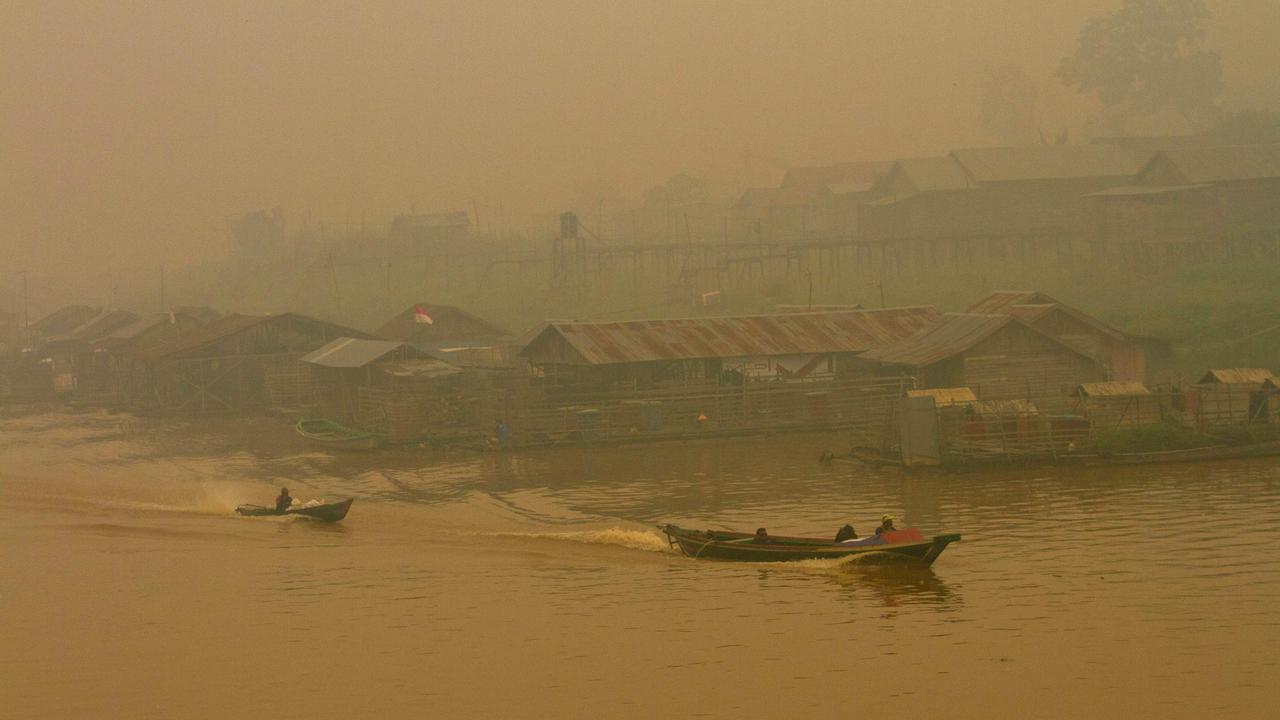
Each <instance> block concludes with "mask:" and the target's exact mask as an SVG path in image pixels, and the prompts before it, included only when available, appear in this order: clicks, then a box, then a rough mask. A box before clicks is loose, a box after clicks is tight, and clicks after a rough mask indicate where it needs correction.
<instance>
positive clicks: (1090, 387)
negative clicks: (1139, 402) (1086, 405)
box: [1074, 382, 1151, 398]
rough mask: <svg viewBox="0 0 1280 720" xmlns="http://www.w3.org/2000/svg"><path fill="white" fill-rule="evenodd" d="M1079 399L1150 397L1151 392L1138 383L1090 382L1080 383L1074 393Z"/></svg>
mask: <svg viewBox="0 0 1280 720" xmlns="http://www.w3.org/2000/svg"><path fill="white" fill-rule="evenodd" d="M1074 394H1075V395H1077V396H1081V397H1094V398H1098V397H1133V396H1136V395H1150V394H1151V391H1150V390H1148V389H1147V386H1146V385H1143V384H1142V383H1140V382H1092V383H1081V384H1080V385H1079V386H1078V387H1076V391H1075V393H1074Z"/></svg>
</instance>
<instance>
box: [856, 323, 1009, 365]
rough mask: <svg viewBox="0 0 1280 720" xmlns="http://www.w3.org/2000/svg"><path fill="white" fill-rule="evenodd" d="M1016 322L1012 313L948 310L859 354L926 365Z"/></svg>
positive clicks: (949, 355)
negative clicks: (888, 342) (902, 336)
mask: <svg viewBox="0 0 1280 720" xmlns="http://www.w3.org/2000/svg"><path fill="white" fill-rule="evenodd" d="M1011 322H1015V320H1014V318H1013V316H1011V315H975V314H972V313H947V314H946V315H943V316H942V319H941V320H939V321H938V322H937V323H935V324H933V325H931V326H929V327H927V328H925V329H923V330H920V331H919V332H917V333H915V334H913V335H911V336H910V337H907V338H905V339H903V340H899V341H898V342H896V343H893V344H891V345H887V346H885V347H882V348H879V349H877V350H871V351H868V352H865V353H863V354H862V357H864V358H866V359H868V360H876V361H879V362H882V363H885V364H888V365H908V366H911V367H925V366H927V365H932V364H934V363H936V362H939V361H941V360H946V359H947V358H949V357H951V356H953V355H956V354H958V353H962V352H964V351H965V350H968V349H969V348H971V347H973V346H974V345H977V344H978V343H980V342H982V341H983V340H985V339H986V338H988V337H990V336H991V335H993V334H995V333H996V332H997V331H999V330H1000V329H1002V328H1004V326H1006V325H1008V324H1009V323H1011Z"/></svg>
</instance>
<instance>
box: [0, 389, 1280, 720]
mask: <svg viewBox="0 0 1280 720" xmlns="http://www.w3.org/2000/svg"><path fill="white" fill-rule="evenodd" d="M840 444H841V443H840V438H839V436H836V435H822V434H807V435H787V436H777V437H769V438H750V439H737V440H718V441H707V440H699V441H690V442H685V443H682V442H669V443H662V444H654V445H633V446H624V447H609V448H564V449H552V450H539V451H530V452H520V453H510V454H508V453H502V454H490V455H461V454H460V455H440V454H438V453H433V452H432V451H430V450H427V449H422V448H410V449H403V450H395V451H387V452H380V453H375V454H366V455H329V454H326V453H323V452H316V451H314V450H312V449H309V448H308V447H306V446H305V445H302V444H301V440H299V439H296V438H294V437H293V436H292V435H291V434H290V432H289V431H288V429H287V428H286V427H285V426H284V425H283V423H282V422H281V421H278V420H271V419H255V420H252V421H244V422H238V423H231V422H229V421H227V422H224V424H223V425H222V426H220V427H214V428H209V427H207V426H197V425H195V424H192V423H187V422H184V421H174V420H147V419H138V418H128V417H125V416H118V415H108V414H105V413H86V414H57V413H48V414H41V415H28V416H25V417H18V418H10V419H5V420H0V717H5V718H258V717H263V718H347V719H358V718H389V717H411V716H412V717H441V718H472V717H474V718H489V717H501V718H601V717H608V718H652V717H661V716H679V717H691V718H728V717H734V718H768V717H777V718H796V717H815V718H852V717H859V716H867V715H874V716H884V715H886V714H892V715H893V716H895V717H919V718H924V717H939V718H942V717H945V718H948V719H949V720H955V719H957V718H960V719H963V718H1026V717H1045V718H1056V717H1062V718H1071V717H1090V718H1139V717H1159V718H1216V717H1223V718H1266V717H1276V716H1277V715H1278V714H1280V690H1277V688H1276V681H1277V679H1280V599H1278V598H1280V560H1277V558H1278V557H1280V460H1278V459H1264V460H1252V461H1239V462H1231V463H1218V464H1198V465H1169V466H1145V467H1133V468H1108V469H1096V468H1095V469H1084V468H1040V469H1034V470H1030V469H1016V470H1015V469H1011V470H1005V471H1000V472H990V473H971V474H961V475H943V474H919V475H907V474H904V473H903V472H901V471H899V470H895V469H881V468H868V467H864V466H860V465H847V464H836V465H831V466H824V465H821V464H819V463H818V462H817V457H818V455H819V453H820V452H821V451H822V450H824V449H827V448H839V447H840ZM282 484H283V485H288V486H289V488H290V489H291V490H292V492H293V495H294V497H296V498H298V499H299V500H308V499H312V498H317V499H318V498H329V499H335V498H338V497H343V496H348V495H350V496H354V497H356V498H357V500H356V503H355V505H354V506H353V508H352V511H351V515H350V516H349V517H348V518H347V519H346V520H345V521H344V522H343V523H340V524H336V525H325V524H319V523H314V522H311V521H307V520H303V519H297V518H242V517H238V516H236V515H235V514H234V513H233V512H232V510H233V508H234V507H235V506H236V505H237V504H239V503H241V502H256V503H262V504H266V503H269V502H270V501H271V500H272V498H273V497H274V495H275V492H276V489H277V488H278V487H279V486H280V485H282ZM883 512H892V513H895V514H897V515H899V516H900V517H901V518H903V519H904V521H905V524H907V525H911V526H915V527H919V528H921V529H922V530H923V531H924V532H925V534H933V533H937V532H959V533H962V534H963V535H964V540H963V541H962V542H960V543H958V544H954V545H952V546H951V547H949V548H948V549H947V551H946V552H945V553H944V554H943V555H942V557H941V559H940V560H939V561H938V562H937V564H936V565H934V567H933V568H931V569H927V570H922V569H909V568H902V567H890V566H875V565H866V564H859V563H853V562H848V561H845V562H837V561H806V562H798V563H780V564H751V563H746V564H739V563H716V562H707V561H697V560H690V559H687V558H684V557H682V556H680V555H679V554H678V553H676V552H673V551H672V550H671V549H670V548H669V547H668V546H667V543H666V540H665V539H664V538H663V537H662V536H661V535H660V534H659V533H658V531H657V530H655V529H654V528H653V524H654V523H657V522H660V521H673V522H677V523H679V524H684V525H689V526H693V527H708V526H715V527H728V528H734V529H748V530H750V529H754V528H755V527H757V526H761V525H764V526H767V527H768V528H769V530H770V532H772V533H775V534H820V535H829V534H834V532H835V530H836V528H838V527H839V526H840V525H841V524H843V523H845V522H852V523H853V525H854V526H855V527H856V528H857V529H858V530H859V532H866V531H869V530H871V529H872V528H873V526H874V525H875V522H876V520H877V519H878V518H879V516H880V514H881V513H883ZM901 524H904V523H900V525H901Z"/></svg>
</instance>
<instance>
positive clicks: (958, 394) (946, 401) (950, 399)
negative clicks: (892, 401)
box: [907, 387, 978, 407]
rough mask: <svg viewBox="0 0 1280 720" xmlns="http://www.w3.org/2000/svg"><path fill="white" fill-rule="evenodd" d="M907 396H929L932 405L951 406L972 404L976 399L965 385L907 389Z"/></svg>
mask: <svg viewBox="0 0 1280 720" xmlns="http://www.w3.org/2000/svg"><path fill="white" fill-rule="evenodd" d="M907 397H931V398H933V404H934V407H951V406H953V405H972V404H973V403H975V402H977V401H978V398H977V396H976V395H974V394H973V390H970V389H969V388H967V387H954V388H928V389H926V390H908V391H907Z"/></svg>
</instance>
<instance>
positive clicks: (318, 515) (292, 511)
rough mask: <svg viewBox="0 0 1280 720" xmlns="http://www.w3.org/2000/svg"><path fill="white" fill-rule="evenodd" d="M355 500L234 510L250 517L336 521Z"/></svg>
mask: <svg viewBox="0 0 1280 720" xmlns="http://www.w3.org/2000/svg"><path fill="white" fill-rule="evenodd" d="M353 502H355V498H347V499H346V500H343V501H342V502H336V503H326V504H324V505H312V506H310V507H292V508H289V509H288V510H285V511H284V512H280V511H279V510H276V509H275V508H273V507H265V506H262V505H241V506H240V507H238V508H236V512H238V513H240V514H241V515H247V516H250V517H259V516H263V515H300V516H302V517H305V518H311V519H312V520H319V521H321V522H338V521H339V520H341V519H343V518H345V517H346V516H347V513H348V512H350V510H351V503H353Z"/></svg>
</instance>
